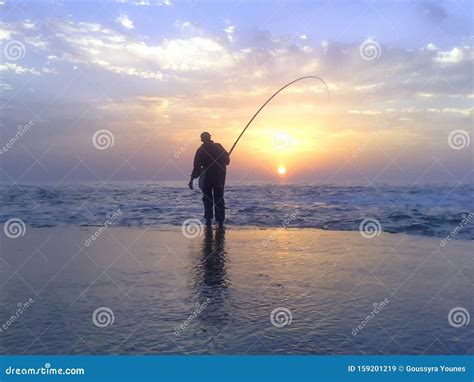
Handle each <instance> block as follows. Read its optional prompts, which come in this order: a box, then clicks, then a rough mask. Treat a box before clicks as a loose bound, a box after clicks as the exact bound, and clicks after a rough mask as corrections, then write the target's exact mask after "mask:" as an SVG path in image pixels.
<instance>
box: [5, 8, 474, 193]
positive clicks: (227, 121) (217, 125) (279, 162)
mask: <svg viewBox="0 0 474 382" xmlns="http://www.w3.org/2000/svg"><path fill="white" fill-rule="evenodd" d="M0 12H1V14H2V17H1V19H0V20H1V21H0V43H1V49H2V50H1V54H2V59H1V61H0V92H1V100H0V103H1V105H2V106H1V109H0V113H1V120H0V181H2V182H7V183H19V184H22V183H31V182H32V183H34V182H55V183H56V184H62V183H68V182H72V183H74V182H79V181H98V182H104V181H106V182H108V181H161V180H183V181H185V180H187V179H188V177H189V175H190V173H191V167H192V159H193V156H194V153H195V151H196V149H197V148H198V147H199V144H200V142H199V134H200V133H201V132H202V131H209V132H210V133H211V135H212V137H213V139H214V140H215V141H216V142H220V143H221V144H223V145H224V146H225V147H226V148H228V149H229V148H230V147H231V146H232V143H233V142H234V140H235V139H236V138H237V136H238V135H239V133H240V131H241V130H242V128H243V127H244V126H245V124H246V123H247V122H248V120H249V119H250V118H251V116H252V115H253V114H254V113H255V112H256V111H257V110H258V108H259V107H260V106H261V104H263V102H265V100H266V99H267V98H268V97H269V96H270V95H271V94H272V93H273V92H274V91H276V90H277V89H279V88H280V87H281V86H283V85H284V84H285V83H287V82H289V81H291V80H293V79H295V78H298V77H301V76H306V75H316V76H319V77H321V78H322V79H324V81H325V82H326V83H327V84H328V87H329V91H330V98H331V100H330V102H329V101H328V97H327V94H326V90H325V88H324V87H323V86H322V85H321V84H320V83H319V82H318V81H312V80H308V81H301V82H299V83H298V84H295V85H293V86H292V87H290V88H288V89H287V90H286V91H284V92H282V93H281V94H280V95H279V96H278V97H277V98H275V99H274V100H273V101H272V103H270V104H269V105H268V106H267V108H266V109H264V110H263V111H262V112H261V113H260V115H259V116H258V117H257V119H256V120H255V122H254V123H253V124H252V125H251V126H250V127H249V130H248V132H247V133H246V134H245V135H244V137H243V138H242V140H241V142H240V143H239V145H238V146H237V148H236V150H235V152H234V153H233V154H232V157H231V165H230V168H229V170H228V179H229V180H230V181H232V182H237V183H238V182H242V183H245V182H253V181H269V182H290V183H291V182H305V183H341V184H345V183H357V184H372V183H373V184H378V183H401V184H415V183H416V184H420V183H432V182H434V183H469V182H471V181H472V163H473V162H472V143H471V138H472V132H473V130H472V126H473V124H472V122H473V120H472V118H473V95H472V88H473V83H472V79H473V75H472V74H473V66H472V64H473V52H472V45H473V43H474V35H473V2H471V1H464V0H456V1H433V2H427V1H393V2H391V1H370V0H364V1H281V0H278V1H270V0H268V1H247V0H245V1H242V0H239V1H217V0H215V1H176V0H119V1H9V0H2V1H0ZM279 167H280V168H281V167H284V168H285V169H286V173H285V174H284V175H281V174H279V173H278V171H277V170H278V168H279Z"/></svg>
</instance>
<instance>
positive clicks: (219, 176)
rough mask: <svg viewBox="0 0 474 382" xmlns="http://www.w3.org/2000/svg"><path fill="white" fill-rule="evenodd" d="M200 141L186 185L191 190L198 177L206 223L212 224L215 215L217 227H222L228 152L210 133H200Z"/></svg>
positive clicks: (228, 159)
mask: <svg viewBox="0 0 474 382" xmlns="http://www.w3.org/2000/svg"><path fill="white" fill-rule="evenodd" d="M201 141H202V145H201V146H200V147H199V148H198V149H197V151H196V155H195V156H194V166H193V172H192V173H191V180H190V181H189V183H188V186H189V188H190V189H191V190H192V189H193V180H194V179H196V178H199V188H200V189H201V190H202V194H203V195H202V201H203V203H204V218H205V219H206V225H207V226H210V225H211V224H212V219H213V217H214V215H215V218H216V221H217V222H218V224H219V227H223V226H224V220H225V201H224V185H225V175H226V166H227V165H228V164H229V163H230V158H229V153H228V152H227V151H226V150H225V149H224V147H222V145H221V144H220V143H215V142H213V141H212V140H211V134H209V133H207V132H204V133H202V134H201Z"/></svg>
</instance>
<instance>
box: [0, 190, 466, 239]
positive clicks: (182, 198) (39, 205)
mask: <svg viewBox="0 0 474 382" xmlns="http://www.w3.org/2000/svg"><path fill="white" fill-rule="evenodd" d="M473 191H474V190H473V187H472V186H471V185H461V186H458V187H456V188H453V187H451V186H416V187H408V186H377V187H375V186H367V187H364V186H337V185H320V186H312V185H230V186H229V187H227V189H226V194H225V195H226V205H227V208H226V214H227V224H228V225H232V226H254V227H279V226H285V227H300V228H321V229H329V230H344V231H356V230H359V229H360V226H361V223H362V222H364V220H366V219H372V220H376V221H377V222H378V223H379V225H380V229H381V230H383V231H386V232H392V233H407V234H412V235H422V236H434V237H446V236H447V235H449V234H450V233H451V232H452V231H453V230H455V231H456V235H455V239H467V240H473V239H474V227H473V225H474V224H472V222H471V221H470V218H469V219H467V220H468V221H467V222H466V218H467V217H469V216H472V212H473V208H472V207H473V199H472V194H473ZM0 201H1V203H2V210H1V212H0V223H4V222H6V221H7V220H8V219H10V218H12V217H15V218H20V219H22V220H23V221H24V222H25V224H27V225H31V226H35V227H50V226H61V225H77V226H101V225H103V224H104V222H105V221H106V220H107V219H110V220H111V224H113V225H117V226H127V227H130V226H159V225H175V226H180V225H181V224H182V223H183V221H184V220H186V219H189V218H201V217H202V205H201V194H200V192H198V191H194V192H191V191H190V190H188V189H186V188H184V187H176V186H170V185H166V184H157V183H153V184H119V185H117V184H107V185H88V184H80V185H67V186H60V187H53V186H32V185H28V186H26V185H16V186H0ZM117 211H120V213H119V214H118V213H117ZM114 214H115V215H114ZM111 216H114V219H111ZM290 216H292V218H291V219H289V217H290ZM463 221H464V223H463ZM460 225H461V228H460V229H459V226H460ZM457 227H458V228H457Z"/></svg>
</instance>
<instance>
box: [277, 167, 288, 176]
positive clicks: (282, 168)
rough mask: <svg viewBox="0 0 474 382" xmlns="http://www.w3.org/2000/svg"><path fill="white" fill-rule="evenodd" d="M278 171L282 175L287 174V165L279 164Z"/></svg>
mask: <svg viewBox="0 0 474 382" xmlns="http://www.w3.org/2000/svg"><path fill="white" fill-rule="evenodd" d="M278 173H279V174H280V175H285V174H286V167H285V166H283V165H280V166H278Z"/></svg>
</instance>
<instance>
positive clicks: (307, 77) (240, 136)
mask: <svg viewBox="0 0 474 382" xmlns="http://www.w3.org/2000/svg"><path fill="white" fill-rule="evenodd" d="M307 79H316V80H319V81H321V82H322V83H323V84H324V86H325V87H326V90H327V92H328V101H329V102H331V96H330V94H329V88H328V86H327V84H326V82H324V80H323V79H321V78H319V77H316V76H305V77H300V78H297V79H296V80H293V81H291V82H289V83H287V84H286V85H285V86H283V87H282V88H280V89H279V90H278V91H277V92H275V93H274V94H273V95H272V96H271V97H270V98H269V99H267V100H266V102H265V103H264V104H263V105H262V106H261V107H260V109H258V110H257V112H256V113H255V114H254V115H253V117H252V118H251V119H250V121H249V122H248V123H247V125H246V126H245V127H244V129H243V130H242V132H241V133H240V135H239V137H238V138H237V140H236V141H235V142H234V144H233V145H232V148H231V149H230V151H229V155H230V154H232V151H234V148H235V146H236V145H237V143H238V142H239V140H240V138H242V135H244V133H245V130H247V128H248V127H249V126H250V124H251V123H252V121H253V120H254V119H255V117H256V116H257V115H258V113H260V112H261V111H262V109H263V108H264V107H265V106H266V105H267V104H268V103H269V102H270V101H271V100H272V99H273V98H274V97H275V96H276V95H277V94H278V93H280V92H281V91H282V90H284V89H286V88H287V87H288V86H290V85H292V84H294V83H295V82H298V81H301V80H307Z"/></svg>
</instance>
